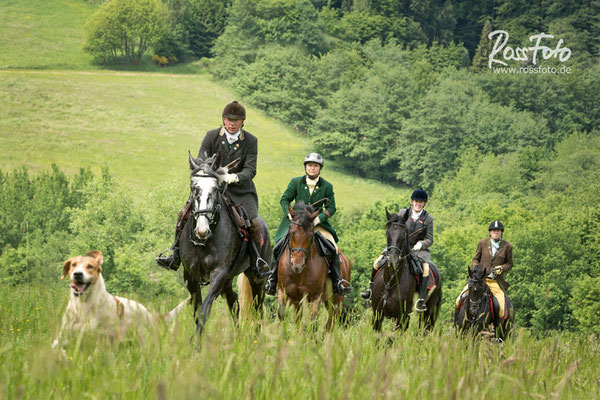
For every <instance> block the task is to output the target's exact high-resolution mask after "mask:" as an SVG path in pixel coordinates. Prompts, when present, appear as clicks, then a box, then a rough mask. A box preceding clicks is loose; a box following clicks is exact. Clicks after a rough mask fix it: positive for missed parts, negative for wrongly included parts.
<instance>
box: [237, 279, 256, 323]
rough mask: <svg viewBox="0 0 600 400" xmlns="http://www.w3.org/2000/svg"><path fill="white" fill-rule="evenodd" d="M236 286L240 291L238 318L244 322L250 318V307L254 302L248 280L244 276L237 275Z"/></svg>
mask: <svg viewBox="0 0 600 400" xmlns="http://www.w3.org/2000/svg"><path fill="white" fill-rule="evenodd" d="M237 285H238V288H239V290H240V295H239V304H240V317H241V319H242V320H246V319H249V318H250V317H251V316H252V305H253V302H254V296H253V294H252V286H251V285H250V280H249V279H248V277H247V276H246V275H245V274H239V275H238V279H237Z"/></svg>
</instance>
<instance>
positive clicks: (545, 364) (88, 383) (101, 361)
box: [0, 285, 600, 399]
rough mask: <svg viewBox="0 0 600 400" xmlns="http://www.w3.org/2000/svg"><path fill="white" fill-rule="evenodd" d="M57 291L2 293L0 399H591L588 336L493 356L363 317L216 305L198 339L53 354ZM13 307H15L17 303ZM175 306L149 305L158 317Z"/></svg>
mask: <svg viewBox="0 0 600 400" xmlns="http://www.w3.org/2000/svg"><path fill="white" fill-rule="evenodd" d="M67 290H68V289H66V285H65V288H58V289H52V290H49V289H48V288H45V287H41V286H38V285H34V286H32V287H27V288H26V287H23V288H20V289H18V290H11V291H5V290H3V291H2V293H1V294H0V310H1V311H2V312H1V313H0V398H8V399H11V398H26V399H39V398H59V399H62V398H96V399H104V398H117V399H141V398H144V399H147V398H157V399H182V398H216V399H221V398H222V399H232V398H247V399H250V398H259V399H274V398H275V399H284V398H294V399H314V398H319V399H340V398H344V399H369V398H385V399H388V398H389V399H398V398H410V399H440V398H448V399H450V398H452V399H457V398H460V399H482V398H486V399H506V398H508V397H510V398H523V399H594V398H598V395H599V394H600V390H599V384H598V373H597V365H598V363H599V362H600V352H599V350H600V349H599V343H598V340H597V338H594V337H585V336H570V335H568V334H555V335H552V336H550V337H547V338H543V339H536V338H534V337H532V336H531V335H530V334H529V333H528V331H526V330H520V331H519V332H518V333H517V334H516V335H515V337H514V338H513V339H512V340H509V341H508V342H506V344H505V345H503V346H499V345H496V344H494V343H491V342H489V341H487V340H475V341H473V340H471V339H461V338H457V337H456V336H455V335H454V333H453V332H452V330H450V329H447V327H444V328H443V329H436V330H435V332H434V334H432V335H429V336H427V337H423V336H421V335H419V334H418V333H417V332H415V330H414V327H411V329H409V332H408V333H407V334H405V335H403V336H399V335H397V334H396V333H394V332H392V331H390V330H389V326H388V327H387V328H388V329H387V330H386V331H385V332H384V333H383V334H381V335H377V334H374V333H373V332H372V330H371V328H370V326H369V323H368V319H367V318H362V319H360V320H358V321H354V322H353V323H351V324H350V326H348V327H346V328H336V329H335V330H334V331H333V332H332V333H326V332H325V330H324V323H325V315H324V313H321V317H322V318H320V319H319V320H318V321H317V322H316V323H314V324H313V325H310V324H308V323H307V322H306V321H304V322H302V323H298V324H296V323H294V322H293V321H292V318H287V319H286V320H284V321H283V322H282V323H280V322H278V321H276V320H273V319H271V318H270V317H267V318H265V319H263V320H262V321H261V322H260V325H259V323H257V322H256V321H254V322H244V323H242V324H241V325H240V326H239V327H236V326H235V325H234V324H233V323H232V320H231V318H230V317H229V316H228V313H227V311H226V310H225V307H224V305H223V303H221V302H219V303H218V304H217V306H216V307H215V309H214V310H213V315H212V317H211V319H210V322H209V324H208V328H207V330H206V331H205V334H204V336H203V338H202V340H201V341H198V340H195V339H194V340H190V339H191V338H192V337H193V335H194V326H193V321H192V318H191V315H190V312H189V309H186V310H184V312H183V313H182V314H181V315H180V316H179V318H178V319H177V321H175V323H174V324H173V325H167V324H165V323H163V322H158V323H157V324H156V326H155V329H154V330H153V332H152V334H150V335H148V336H147V337H145V340H144V341H143V342H141V343H139V342H137V340H135V339H134V338H132V337H130V339H129V340H126V341H124V342H122V343H120V344H118V345H112V346H111V345H109V344H108V343H106V342H104V341H102V340H99V339H98V338H96V337H86V336H84V337H78V338H73V339H72V342H71V343H70V344H68V345H67V346H66V353H65V354H64V355H63V354H62V353H61V352H58V351H53V350H52V349H51V347H50V343H51V341H52V339H53V337H54V335H55V334H56V329H57V327H58V325H59V322H60V316H61V313H62V309H63V307H64V306H65V304H66V301H67V299H66V293H67ZM16 298H18V299H19V300H18V301H15V299H16ZM176 303H177V299H168V300H167V299H156V300H155V301H154V302H153V303H152V304H147V305H148V306H149V308H150V309H153V310H161V311H166V310H168V309H169V308H170V307H173V306H175V304H176Z"/></svg>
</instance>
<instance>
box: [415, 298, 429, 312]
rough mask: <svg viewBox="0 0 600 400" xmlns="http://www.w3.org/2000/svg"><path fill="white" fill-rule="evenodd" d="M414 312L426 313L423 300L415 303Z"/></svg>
mask: <svg viewBox="0 0 600 400" xmlns="http://www.w3.org/2000/svg"><path fill="white" fill-rule="evenodd" d="M415 310H416V311H418V312H425V311H427V304H425V299H418V300H417V303H416V304H415Z"/></svg>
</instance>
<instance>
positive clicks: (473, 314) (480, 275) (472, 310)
mask: <svg viewBox="0 0 600 400" xmlns="http://www.w3.org/2000/svg"><path fill="white" fill-rule="evenodd" d="M486 272H487V271H486V269H485V267H484V266H482V265H475V266H474V267H473V268H470V267H469V279H468V280H467V287H468V290H469V308H468V309H467V310H466V311H467V318H468V319H469V320H472V322H473V323H474V324H477V325H478V326H479V325H482V324H483V318H482V317H484V315H483V314H482V311H481V310H482V306H485V304H482V300H483V299H484V297H485V293H486V291H487V286H486V283H485V277H486V275H487V274H486ZM481 328H483V326H481Z"/></svg>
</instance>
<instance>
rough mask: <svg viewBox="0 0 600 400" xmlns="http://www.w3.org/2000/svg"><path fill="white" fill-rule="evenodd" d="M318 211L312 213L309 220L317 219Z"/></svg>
mask: <svg viewBox="0 0 600 400" xmlns="http://www.w3.org/2000/svg"><path fill="white" fill-rule="evenodd" d="M319 214H320V213H319V210H317V211H315V212H314V213H312V214H310V219H315V218H317V215H319Z"/></svg>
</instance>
